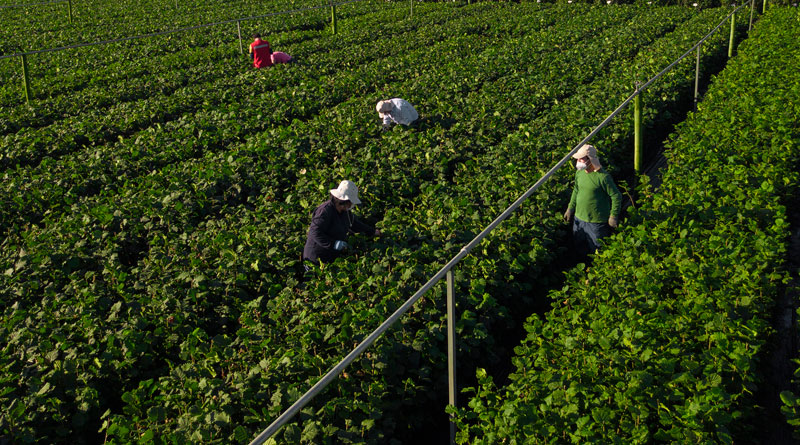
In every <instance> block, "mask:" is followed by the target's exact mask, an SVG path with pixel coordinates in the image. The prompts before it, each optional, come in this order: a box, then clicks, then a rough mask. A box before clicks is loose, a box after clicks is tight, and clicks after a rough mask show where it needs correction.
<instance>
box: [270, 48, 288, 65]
mask: <svg viewBox="0 0 800 445" xmlns="http://www.w3.org/2000/svg"><path fill="white" fill-rule="evenodd" d="M291 61H292V56H290V55H288V54H286V53H285V52H283V51H273V52H272V63H273V64H275V65H277V64H279V63H289V62H291Z"/></svg>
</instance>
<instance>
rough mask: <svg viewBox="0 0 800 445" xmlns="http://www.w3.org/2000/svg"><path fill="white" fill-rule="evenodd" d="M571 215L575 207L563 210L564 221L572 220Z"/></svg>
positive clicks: (573, 214)
mask: <svg viewBox="0 0 800 445" xmlns="http://www.w3.org/2000/svg"><path fill="white" fill-rule="evenodd" d="M573 216H575V209H567V211H566V212H564V221H566V222H570V221H572V217H573Z"/></svg>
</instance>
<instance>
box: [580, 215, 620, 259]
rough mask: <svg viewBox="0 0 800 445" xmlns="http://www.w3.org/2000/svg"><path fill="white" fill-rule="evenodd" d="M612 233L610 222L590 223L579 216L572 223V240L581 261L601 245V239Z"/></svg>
mask: <svg viewBox="0 0 800 445" xmlns="http://www.w3.org/2000/svg"><path fill="white" fill-rule="evenodd" d="M609 235H611V226H609V225H608V223H590V222H586V221H581V220H579V219H578V218H575V220H574V221H573V223H572V242H573V243H574V244H575V253H576V255H577V257H578V260H579V261H585V260H586V258H587V257H588V256H589V254H592V253H595V252H596V251H597V249H598V248H599V247H600V240H601V239H603V238H605V237H607V236H609Z"/></svg>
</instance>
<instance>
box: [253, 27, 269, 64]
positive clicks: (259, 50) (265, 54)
mask: <svg viewBox="0 0 800 445" xmlns="http://www.w3.org/2000/svg"><path fill="white" fill-rule="evenodd" d="M271 55H272V49H271V48H270V47H269V42H267V41H266V40H261V34H259V33H255V34H253V43H251V44H250V58H251V59H253V66H254V67H256V68H263V67H265V66H272V57H271Z"/></svg>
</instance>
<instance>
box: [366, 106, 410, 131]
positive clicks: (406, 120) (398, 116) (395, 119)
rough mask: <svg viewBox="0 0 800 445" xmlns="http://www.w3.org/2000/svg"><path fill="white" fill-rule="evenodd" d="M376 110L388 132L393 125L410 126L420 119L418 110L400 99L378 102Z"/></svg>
mask: <svg viewBox="0 0 800 445" xmlns="http://www.w3.org/2000/svg"><path fill="white" fill-rule="evenodd" d="M375 110H376V111H377V112H378V116H380V117H381V119H383V129H384V130H387V129H388V128H389V127H390V126H391V125H392V123H395V124H400V125H410V124H411V123H412V122H414V121H415V120H417V118H418V117H419V114H418V113H417V110H415V109H414V107H412V106H411V104H410V103H408V102H407V101H405V100H403V99H399V98H394V99H389V100H381V101H378V104H377V105H375Z"/></svg>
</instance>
